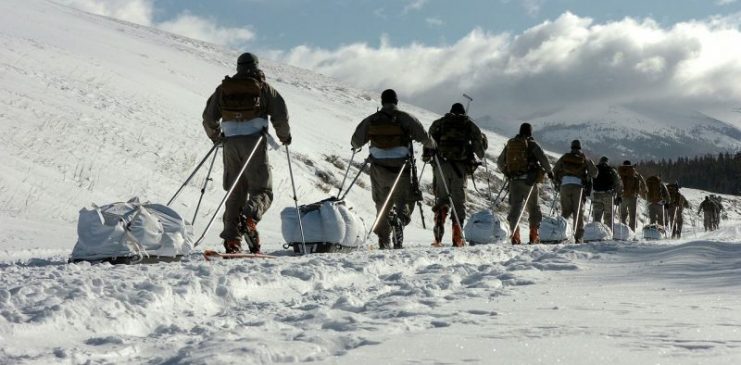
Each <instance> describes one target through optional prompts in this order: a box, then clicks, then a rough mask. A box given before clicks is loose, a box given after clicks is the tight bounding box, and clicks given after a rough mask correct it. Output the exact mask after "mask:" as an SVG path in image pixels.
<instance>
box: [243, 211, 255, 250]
mask: <svg viewBox="0 0 741 365" xmlns="http://www.w3.org/2000/svg"><path fill="white" fill-rule="evenodd" d="M239 232H241V233H242V236H244V240H245V242H247V246H248V247H249V248H250V252H251V253H260V233H259V232H257V222H256V221H255V219H254V218H252V217H248V216H246V215H244V214H241V215H240V216H239Z"/></svg>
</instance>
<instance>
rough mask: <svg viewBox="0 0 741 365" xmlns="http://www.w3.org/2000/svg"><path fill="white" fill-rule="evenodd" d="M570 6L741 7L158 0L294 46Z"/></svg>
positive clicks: (456, 27) (667, 17)
mask: <svg viewBox="0 0 741 365" xmlns="http://www.w3.org/2000/svg"><path fill="white" fill-rule="evenodd" d="M566 11H570V12H572V13H574V14H576V15H579V16H584V17H590V18H593V19H595V21H596V22H605V21H610V20H620V19H622V18H624V17H627V16H630V17H635V18H646V17H650V18H652V19H653V20H655V21H657V22H658V23H659V24H661V25H665V26H668V25H671V24H674V23H678V22H682V21H687V20H691V19H704V18H707V17H709V16H712V15H716V14H721V15H724V14H731V13H734V12H738V11H741V1H729V0H725V1H723V0H655V1H641V0H619V1H616V0H460V1H451V0H427V1H420V0H409V1H402V0H352V1H341V0H220V1H202V0H155V1H154V20H155V21H156V22H163V21H166V20H168V19H171V18H173V17H175V16H177V15H178V14H181V13H183V12H189V13H191V14H193V15H196V16H199V17H204V18H208V19H210V20H211V21H213V22H215V23H218V24H219V25H221V26H224V27H233V28H238V27H247V28H249V29H250V30H251V31H252V32H254V33H255V38H254V39H252V40H251V42H250V44H249V45H250V46H253V47H256V48H259V49H282V50H286V49H290V48H293V47H296V46H299V45H311V46H315V47H321V48H334V47H337V46H340V45H343V44H349V43H356V42H367V43H369V44H372V45H377V44H378V42H379V39H380V37H381V35H382V34H386V35H388V37H389V39H390V41H391V42H392V43H393V44H401V45H404V44H409V43H411V42H415V41H416V42H420V43H424V44H428V45H438V44H449V43H453V42H455V41H457V40H459V39H460V38H462V37H464V36H465V35H466V34H468V33H469V32H470V31H471V30H472V29H474V28H477V27H478V28H481V29H484V30H486V31H490V32H493V33H502V32H509V33H519V32H522V31H523V30H525V29H527V28H530V27H532V26H533V25H536V24H539V23H542V22H543V21H545V20H547V19H554V18H556V17H558V16H559V15H561V14H562V13H564V12H566Z"/></svg>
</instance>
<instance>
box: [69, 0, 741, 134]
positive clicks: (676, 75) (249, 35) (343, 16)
mask: <svg viewBox="0 0 741 365" xmlns="http://www.w3.org/2000/svg"><path fill="white" fill-rule="evenodd" d="M56 1H57V2H61V3H64V4H67V5H72V6H75V7H77V8H80V9H82V10H86V11H89V12H93V13H96V14H101V15H106V16H111V17H115V18H119V19H123V20H128V21H131V22H134V23H138V24H143V25H149V26H153V27H157V28H160V29H164V30H167V31H170V32H173V33H176V34H181V35H185V36H189V37H192V38H196V39H201V40H205V41H208V42H212V43H217V44H222V45H225V46H227V47H231V48H235V49H239V50H249V51H252V52H255V53H257V54H258V55H260V56H262V57H266V58H270V59H274V60H277V61H279V62H285V63H289V64H292V65H295V66H299V67H304V68H308V69H312V70H314V71H318V72H321V73H323V74H326V75H329V76H332V77H335V78H338V79H341V80H343V81H346V82H348V83H349V84H351V85H352V86H356V87H360V88H364V89H368V90H383V89H385V88H395V89H397V91H398V92H399V95H400V97H401V98H402V99H407V100H409V101H410V102H413V103H415V104H418V105H420V106H423V107H427V108H429V109H431V110H433V111H436V112H444V111H445V110H444V109H445V108H447V105H450V102H451V101H455V100H453V99H456V98H457V99H460V95H461V94H462V93H463V92H466V93H468V94H471V95H474V96H475V98H476V99H478V100H487V107H486V108H480V109H479V110H478V111H479V113H480V114H479V116H481V115H489V116H496V117H499V118H513V119H526V118H531V117H533V116H537V115H542V114H546V113H549V112H553V111H556V110H560V109H563V108H577V107H585V106H588V105H593V104H595V103H598V104H630V103H633V102H637V101H640V102H646V101H649V102H653V103H657V104H662V103H663V104H666V105H669V106H671V105H672V104H677V105H682V106H685V107H689V108H692V109H696V110H703V111H704V110H717V111H719V113H718V114H716V115H721V116H724V117H725V116H728V117H729V118H737V117H738V116H741V113H739V112H738V110H741V109H739V108H741V105H739V104H741V103H738V102H737V101H738V100H741V82H739V81H738V80H741V49H740V48H741V47H738V45H739V44H741V0H654V1H649V0H643V1H640V0H621V1H612V0H605V1H593V0H488V1H487V0H467V1H450V0H395V1H392V0H372V1H371V0H353V1H341V0H323V1H321V0H313V1H311V0H220V1H197V0H56ZM738 119H740V120H741V117H739V118H738Z"/></svg>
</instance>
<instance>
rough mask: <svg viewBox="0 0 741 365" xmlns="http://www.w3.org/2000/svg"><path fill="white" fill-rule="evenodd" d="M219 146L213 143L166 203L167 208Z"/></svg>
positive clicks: (219, 144)
mask: <svg viewBox="0 0 741 365" xmlns="http://www.w3.org/2000/svg"><path fill="white" fill-rule="evenodd" d="M220 146H221V143H214V145H213V146H212V147H211V149H210V150H208V153H207V154H206V156H204V157H203V159H202V160H201V162H199V163H198V166H196V168H195V169H194V170H193V172H192V173H191V174H190V176H188V178H187V179H185V182H184V183H183V185H180V189H178V191H176V192H175V195H173V196H172V198H170V201H168V202H167V204H166V205H167V206H170V204H172V202H173V201H174V200H175V198H177V197H178V195H180V192H181V191H183V188H185V185H188V183H189V182H190V180H191V179H192V178H193V176H195V175H196V172H198V170H200V169H201V166H203V164H204V163H206V160H207V159H208V157H209V156H211V154H212V153H214V151H215V150H216V149H217V148H219V147H220Z"/></svg>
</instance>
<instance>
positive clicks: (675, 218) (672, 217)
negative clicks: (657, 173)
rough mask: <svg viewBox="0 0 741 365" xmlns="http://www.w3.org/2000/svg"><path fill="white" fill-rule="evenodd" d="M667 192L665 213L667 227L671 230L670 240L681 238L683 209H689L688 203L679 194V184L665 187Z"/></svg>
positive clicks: (675, 183)
mask: <svg viewBox="0 0 741 365" xmlns="http://www.w3.org/2000/svg"><path fill="white" fill-rule="evenodd" d="M667 190H669V204H668V205H667V208H668V209H667V213H668V215H669V225H670V226H671V228H672V238H682V225H683V224H684V217H683V216H682V214H683V213H684V209H685V208H688V209H689V208H690V203H689V202H688V201H687V199H686V198H685V197H684V195H682V193H680V192H679V183H678V182H674V183H672V184H669V185H667Z"/></svg>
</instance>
